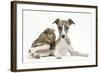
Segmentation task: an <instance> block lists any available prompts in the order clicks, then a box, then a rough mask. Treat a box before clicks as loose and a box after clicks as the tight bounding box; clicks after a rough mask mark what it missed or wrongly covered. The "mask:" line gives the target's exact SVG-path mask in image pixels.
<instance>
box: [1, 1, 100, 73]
mask: <svg viewBox="0 0 100 73" xmlns="http://www.w3.org/2000/svg"><path fill="white" fill-rule="evenodd" d="M34 1H37V0H34ZM39 1H41V0H39ZM44 1H48V2H61V3H71V4H86V5H97V1H96V0H83V1H82V0H67V1H66V0H59V1H58V0H57V1H56V0H44ZM99 3H100V2H99ZM0 5H1V6H0V9H2V10H1V12H0V34H1V35H0V73H11V72H10V71H9V70H10V0H2V1H0ZM99 37H100V36H99ZM99 52H100V50H99ZM43 72H44V73H47V72H48V73H49V72H50V73H51V72H58V73H61V72H63V73H66V72H68V73H75V72H77V73H82V72H83V73H84V72H91V73H94V72H96V73H99V72H100V67H97V68H81V69H66V70H58V71H56V70H51V71H43ZM27 73H29V72H27ZM30 73H31V72H30ZM35 73H40V71H37V72H35Z"/></svg>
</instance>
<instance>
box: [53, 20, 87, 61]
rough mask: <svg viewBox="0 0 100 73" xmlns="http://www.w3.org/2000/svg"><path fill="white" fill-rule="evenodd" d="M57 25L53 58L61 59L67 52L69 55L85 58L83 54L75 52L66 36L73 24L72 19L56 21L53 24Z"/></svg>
mask: <svg viewBox="0 0 100 73" xmlns="http://www.w3.org/2000/svg"><path fill="white" fill-rule="evenodd" d="M54 23H55V24H56V25H57V28H58V31H59V38H58V40H57V41H56V46H55V50H54V56H55V57H56V58H58V59H59V58H62V57H63V56H64V55H66V53H67V52H69V53H70V55H72V56H84V57H87V56H88V55H87V54H85V53H81V52H78V51H75V50H74V49H73V47H72V45H71V42H70V39H69V37H68V35H67V33H68V30H69V28H70V26H71V25H72V24H75V23H74V22H73V21H72V19H68V20H60V19H56V20H55V21H54V22H53V24H54Z"/></svg>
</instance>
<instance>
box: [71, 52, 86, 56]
mask: <svg viewBox="0 0 100 73" xmlns="http://www.w3.org/2000/svg"><path fill="white" fill-rule="evenodd" d="M71 55H72V56H83V57H88V54H87V53H82V52H78V51H73V53H71Z"/></svg>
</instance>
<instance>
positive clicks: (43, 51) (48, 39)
mask: <svg viewBox="0 0 100 73" xmlns="http://www.w3.org/2000/svg"><path fill="white" fill-rule="evenodd" d="M54 31H55V30H54V29H52V28H47V29H45V30H44V31H43V32H42V33H41V34H40V35H39V37H38V38H37V39H36V40H35V41H34V42H33V43H32V46H31V49H30V50H29V52H31V53H32V56H33V57H35V58H40V56H49V55H50V50H51V49H54V47H55V39H56V35H55V33H54Z"/></svg>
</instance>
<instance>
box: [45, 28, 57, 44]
mask: <svg viewBox="0 0 100 73" xmlns="http://www.w3.org/2000/svg"><path fill="white" fill-rule="evenodd" d="M54 32H55V30H54V29H53V28H47V29H46V30H45V31H44V33H45V35H46V37H47V39H49V40H50V41H51V43H52V42H55V39H56V35H55V33H54Z"/></svg>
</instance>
